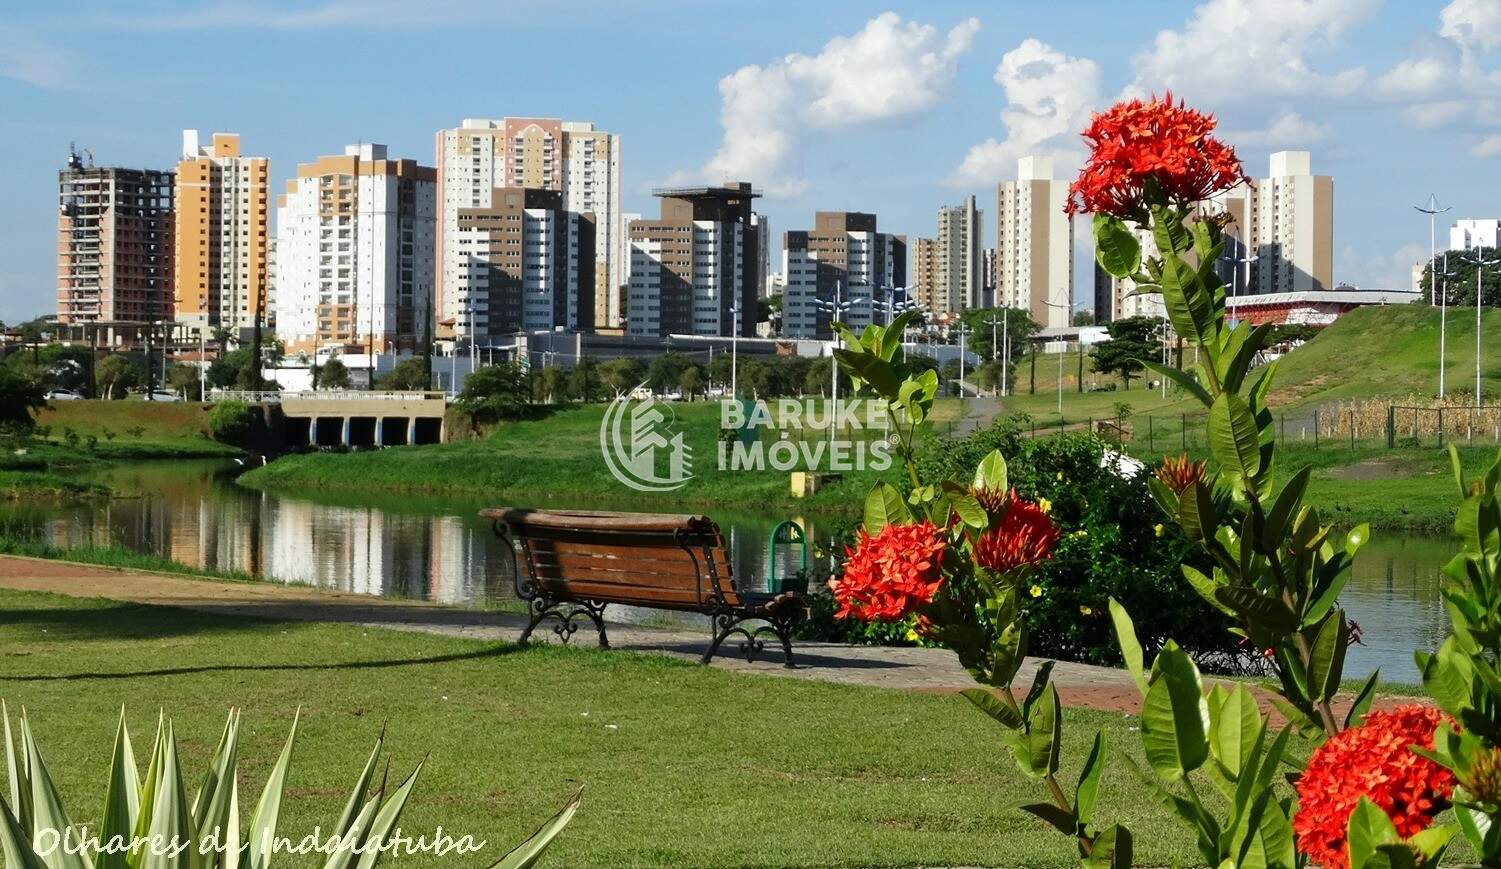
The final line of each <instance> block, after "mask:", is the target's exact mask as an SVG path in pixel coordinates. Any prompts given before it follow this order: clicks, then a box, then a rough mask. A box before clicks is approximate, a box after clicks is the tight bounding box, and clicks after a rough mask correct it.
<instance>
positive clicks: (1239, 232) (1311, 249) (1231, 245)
mask: <svg viewBox="0 0 1501 869" xmlns="http://www.w3.org/2000/svg"><path fill="white" fill-rule="evenodd" d="M1268 169H1269V171H1268V173H1267V177H1265V178H1259V179H1254V180H1253V181H1252V182H1251V183H1250V184H1241V185H1239V186H1237V187H1234V188H1232V189H1230V190H1228V191H1226V192H1224V193H1221V194H1219V195H1217V196H1216V197H1215V198H1214V199H1213V200H1212V201H1211V203H1210V206H1209V207H1210V209H1212V210H1216V211H1221V212H1228V213H1229V214H1230V217H1231V222H1230V224H1229V225H1228V226H1226V228H1225V234H1226V236H1227V238H1226V243H1225V251H1224V254H1223V259H1224V268H1225V270H1227V271H1228V270H1229V269H1230V268H1231V267H1232V266H1233V268H1234V275H1233V281H1232V280H1228V279H1229V278H1231V277H1232V275H1229V274H1227V275H1225V277H1226V278H1227V281H1226V283H1227V290H1228V291H1229V292H1231V293H1233V294H1235V295H1246V294H1257V293H1301V292H1311V291H1316V290H1332V289H1334V179H1333V178H1331V177H1330V176H1328V175H1314V174H1313V166H1312V159H1311V158H1310V156H1309V152H1307V151H1278V152H1276V153H1275V154H1273V155H1272V157H1271V160H1270V165H1269V167H1268ZM1248 261H1249V262H1248Z"/></svg>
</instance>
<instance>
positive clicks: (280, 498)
mask: <svg viewBox="0 0 1501 869" xmlns="http://www.w3.org/2000/svg"><path fill="white" fill-rule="evenodd" d="M237 470H238V468H237V466H236V465H235V464H234V463H233V462H227V461H221V460H206V461H172V462H138V463H134V464H129V465H123V466H119V467H115V468H111V469H109V470H106V471H101V472H98V473H97V474H95V475H93V476H94V478H96V479H98V480H100V481H101V482H104V483H107V484H109V485H110V486H112V487H113V488H114V489H115V491H117V492H121V493H131V496H130V497H123V498H114V499H111V500H109V501H104V502H99V503H83V504H64V505H58V504H37V503H31V502H11V503H0V523H3V525H4V526H5V527H7V528H9V529H11V530H12V531H13V532H14V533H21V534H26V535H35V536H40V537H43V538H45V539H46V540H47V541H49V542H51V543H53V544H54V545H57V546H77V545H82V544H95V545H102V546H106V545H118V546H125V547H127V548H130V549H135V550H139V551H143V552H151V553H155V554H158V555H163V556H166V557H169V558H171V559H173V560H175V561H178V562H181V563H183V564H187V565H191V566H194V567H208V568H214V569H220V570H241V571H245V572H246V573H250V574H253V575H256V576H260V577H264V578H266V579H268V580H273V581H279V582H295V583H302V584H307V585H313V586H318V587H322V588H332V589H339V590H341V591H352V592H358V593H361V594H376V595H390V596H398V597H408V598H419V599H425V600H433V601H438V602H440V603H446V604H456V605H462V606H480V607H482V606H493V605H495V604H496V603H497V602H501V601H507V600H514V598H515V595H514V593H513V592H512V589H511V582H512V569H511V565H512V562H511V556H510V551H509V549H508V548H507V547H506V546H505V544H504V543H502V542H501V541H500V540H499V539H498V538H497V537H496V536H495V534H494V531H493V530H492V529H491V527H490V523H488V522H486V521H484V520H482V519H480V518H479V516H478V515H477V514H478V512H479V510H480V509H481V508H484V507H492V506H502V505H501V504H498V503H494V502H492V501H490V500H486V499H476V498H465V497H442V498H432V497H421V496H410V495H399V496H380V495H376V496H370V495H361V496H348V497H343V496H328V495H321V494H320V495H315V496H313V497H303V496H300V495H289V494H283V493H277V494H271V493H266V492H260V491H257V490H254V489H248V488H244V487H241V486H239V485H237V484H236V483H235V479H234V477H235V473H236V471H237ZM527 506H541V505H536V504H532V505H527ZM555 506H563V505H555ZM568 506H574V507H577V506H579V505H578V504H572V505H568ZM590 506H593V507H604V506H605V505H602V504H595V505H590ZM609 506H610V507H611V508H613V509H633V506H632V505H629V504H625V505H614V504H612V505H609ZM634 509H647V508H643V507H642V506H640V505H635V506H634ZM710 513H711V515H712V516H713V517H714V518H715V519H716V520H717V521H718V522H719V523H720V527H721V528H723V529H724V530H725V533H726V535H727V536H728V538H729V545H730V552H731V558H732V559H733V569H734V572H735V575H736V576H737V577H739V578H740V579H741V581H742V582H744V581H745V580H746V578H748V577H749V578H754V579H752V582H753V583H757V584H759V585H760V586H761V587H764V584H765V578H766V577H767V576H768V573H769V571H768V564H769V560H768V559H769V553H768V547H767V538H768V536H769V534H770V533H771V531H772V528H773V527H774V526H775V525H776V524H777V523H778V522H780V521H781V520H783V519H793V518H795V519H798V520H799V521H800V522H803V523H805V527H807V528H808V529H809V537H810V539H811V540H813V541H814V542H815V543H816V544H818V545H819V546H820V548H823V549H826V548H827V545H826V544H827V541H826V540H823V539H821V538H820V534H822V535H823V536H824V537H827V536H828V535H829V534H832V533H833V529H834V527H835V526H836V525H844V524H846V523H835V522H830V521H827V520H823V521H821V520H820V519H819V518H818V517H813V516H769V515H760V514H741V513H736V512H734V511H727V510H719V509H715V510H712V511H710ZM821 529H822V530H821ZM1455 549H1456V545H1455V543H1454V542H1452V541H1450V540H1448V539H1444V538H1438V537H1432V536H1423V535H1414V534H1395V533H1377V534H1376V535H1374V539H1373V540H1372V541H1371V543H1369V544H1368V545H1367V546H1366V547H1365V548H1364V549H1362V550H1361V553H1360V556H1359V557H1358V558H1357V560H1356V566H1355V575H1354V578H1353V579H1352V580H1351V582H1350V584H1349V585H1348V586H1346V589H1345V592H1344V594H1343V596H1342V598H1341V602H1342V603H1343V604H1344V606H1345V608H1346V610H1347V611H1348V613H1349V616H1350V618H1351V619H1352V620H1354V621H1355V622H1357V623H1358V624H1359V625H1360V627H1361V629H1362V631H1363V635H1364V644H1363V645H1357V646H1354V647H1352V648H1351V649H1350V651H1349V654H1348V658H1347V662H1346V665H1345V675H1346V677H1347V678H1355V677H1363V676H1365V675H1367V674H1369V673H1370V672H1371V670H1372V669H1374V668H1376V667H1380V668H1381V670H1382V674H1383V678H1385V679H1387V680H1389V681H1398V682H1416V681H1417V679H1418V675H1417V670H1416V667H1415V665H1414V664H1413V660H1412V651H1413V649H1417V648H1424V649H1431V648H1434V647H1435V646H1436V645H1437V644H1438V642H1439V641H1440V640H1441V639H1442V638H1443V636H1444V634H1445V633H1446V631H1447V626H1448V620H1447V617H1446V615H1445V613H1444V608H1443V601H1442V598H1441V597H1440V596H1439V569H1440V568H1441V567H1442V566H1443V564H1444V563H1446V562H1447V561H1448V560H1449V558H1451V557H1452V556H1453V554H1454V552H1455ZM777 557H778V559H779V562H780V568H779V570H780V572H781V573H784V574H785V573H786V572H788V570H789V568H792V567H794V565H792V564H791V561H792V559H791V558H790V557H788V556H787V554H786V553H780V554H779V555H778V556H777ZM752 587H756V586H755V585H753V586H752ZM611 613H612V618H620V617H624V618H626V619H627V620H641V621H652V622H656V623H676V624H694V625H704V624H706V620H704V619H703V618H701V617H697V616H682V615H678V614H667V613H661V612H654V611H650V612H643V613H629V612H625V613H616V612H615V610H613V609H612V610H611ZM705 629H706V631H707V627H706V628H705Z"/></svg>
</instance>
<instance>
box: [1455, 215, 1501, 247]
mask: <svg viewBox="0 0 1501 869" xmlns="http://www.w3.org/2000/svg"><path fill="white" fill-rule="evenodd" d="M1498 246H1501V220H1495V219H1491V220H1456V221H1454V225H1453V226H1451V227H1450V228H1449V250H1470V249H1471V248H1475V247H1498Z"/></svg>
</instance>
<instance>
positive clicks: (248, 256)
mask: <svg viewBox="0 0 1501 869" xmlns="http://www.w3.org/2000/svg"><path fill="white" fill-rule="evenodd" d="M269 173H270V161H268V160H267V159H266V158H265V157H247V156H243V155H241V154H240V137H239V135H238V134H236V133H215V134H214V135H213V137H212V138H211V139H210V143H209V144H208V145H207V146H203V145H200V144H199V139H198V131H197V130H183V131H182V158H181V160H179V161H178V164H177V220H176V232H175V252H174V254H173V268H174V273H175V278H174V280H173V286H172V289H173V295H174V308H175V316H176V319H177V321H178V322H179V323H184V324H186V325H188V326H191V327H194V328H197V329H201V330H204V331H208V330H212V329H227V330H229V331H230V332H231V333H232V334H233V335H235V336H236V337H238V338H241V339H243V338H247V337H248V336H249V334H250V332H251V331H252V330H253V329H254V327H255V321H256V317H257V316H258V315H259V316H261V317H263V318H264V317H265V316H266V311H265V294H266V276H267V263H266V259H267V245H268V242H269V238H270V234H269V229H270V221H269V214H268V205H267V199H266V197H267V184H268V177H269Z"/></svg>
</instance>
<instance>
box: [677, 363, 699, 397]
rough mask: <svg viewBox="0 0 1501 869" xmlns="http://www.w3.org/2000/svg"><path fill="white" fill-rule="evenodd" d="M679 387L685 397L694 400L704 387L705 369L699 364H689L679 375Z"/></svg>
mask: <svg viewBox="0 0 1501 869" xmlns="http://www.w3.org/2000/svg"><path fill="white" fill-rule="evenodd" d="M678 389H679V390H680V391H681V392H682V394H683V397H684V398H686V399H688V400H689V401H692V400H693V398H694V397H695V396H697V395H698V394H699V393H700V392H702V391H703V389H704V369H703V368H701V367H699V366H697V365H689V366H688V367H687V368H684V369H683V373H682V374H679V375H678Z"/></svg>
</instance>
